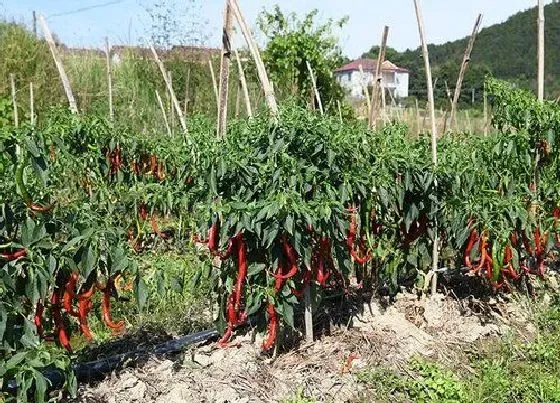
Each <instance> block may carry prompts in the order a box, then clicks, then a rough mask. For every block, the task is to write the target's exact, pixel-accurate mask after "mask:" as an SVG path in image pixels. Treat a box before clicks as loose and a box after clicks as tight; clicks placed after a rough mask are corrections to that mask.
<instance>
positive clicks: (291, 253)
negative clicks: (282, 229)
mask: <svg viewBox="0 0 560 403" xmlns="http://www.w3.org/2000/svg"><path fill="white" fill-rule="evenodd" d="M282 249H283V250H284V255H285V256H286V258H287V260H288V264H289V266H290V271H289V272H288V274H284V268H285V267H284V265H282V267H281V270H280V262H279V263H278V265H279V267H278V268H279V270H278V273H274V274H273V276H274V278H275V279H276V281H277V282H278V281H281V282H282V283H283V281H284V280H289V279H291V278H292V277H294V276H295V275H296V274H297V272H298V265H297V254H296V251H295V249H294V248H293V246H292V245H290V243H289V242H288V240H287V239H286V238H285V237H284V239H282ZM281 288H282V287H280V290H281ZM280 290H278V289H277V291H280Z"/></svg>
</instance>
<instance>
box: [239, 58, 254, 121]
mask: <svg viewBox="0 0 560 403" xmlns="http://www.w3.org/2000/svg"><path fill="white" fill-rule="evenodd" d="M235 59H236V60H237V69H238V70H239V83H240V84H241V88H242V89H243V96H244V98H245V109H246V111H247V116H248V117H252V116H253V109H252V108H251V98H249V89H248V88H247V79H246V78H245V71H244V70H243V66H242V65H241V59H240V58H239V52H238V51H237V49H235Z"/></svg>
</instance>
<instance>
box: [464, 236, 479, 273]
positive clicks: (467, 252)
mask: <svg viewBox="0 0 560 403" xmlns="http://www.w3.org/2000/svg"><path fill="white" fill-rule="evenodd" d="M478 240H479V237H478V232H477V231H476V230H475V229H473V230H472V231H471V235H470V236H469V241H468V242H467V247H466V249H465V254H464V262H465V266H466V267H468V268H469V269H472V268H473V264H472V262H471V252H472V250H473V247H474V245H475V244H476V242H477V241H478Z"/></svg>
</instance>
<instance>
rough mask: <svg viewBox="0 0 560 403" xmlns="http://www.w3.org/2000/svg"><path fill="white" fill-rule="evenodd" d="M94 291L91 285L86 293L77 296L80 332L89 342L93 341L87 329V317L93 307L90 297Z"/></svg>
mask: <svg viewBox="0 0 560 403" xmlns="http://www.w3.org/2000/svg"><path fill="white" fill-rule="evenodd" d="M94 290H95V287H94V286H93V285H92V286H91V288H90V289H89V290H88V291H86V292H84V293H82V294H80V295H79V296H78V320H79V323H80V331H81V332H82V334H83V335H84V336H85V338H86V339H88V340H89V341H90V342H92V341H93V335H92V333H91V330H90V328H89V323H88V315H89V312H90V311H91V309H92V307H93V303H92V302H91V297H92V295H93V293H94Z"/></svg>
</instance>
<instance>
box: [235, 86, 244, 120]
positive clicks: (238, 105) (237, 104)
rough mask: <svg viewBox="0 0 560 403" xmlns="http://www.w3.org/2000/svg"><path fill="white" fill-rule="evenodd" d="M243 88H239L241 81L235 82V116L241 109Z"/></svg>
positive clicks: (237, 115)
mask: <svg viewBox="0 0 560 403" xmlns="http://www.w3.org/2000/svg"><path fill="white" fill-rule="evenodd" d="M242 91H243V89H242V88H241V81H240V80H238V82H237V93H236V94H235V117H236V118H238V117H239V112H240V109H241V92H242Z"/></svg>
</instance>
